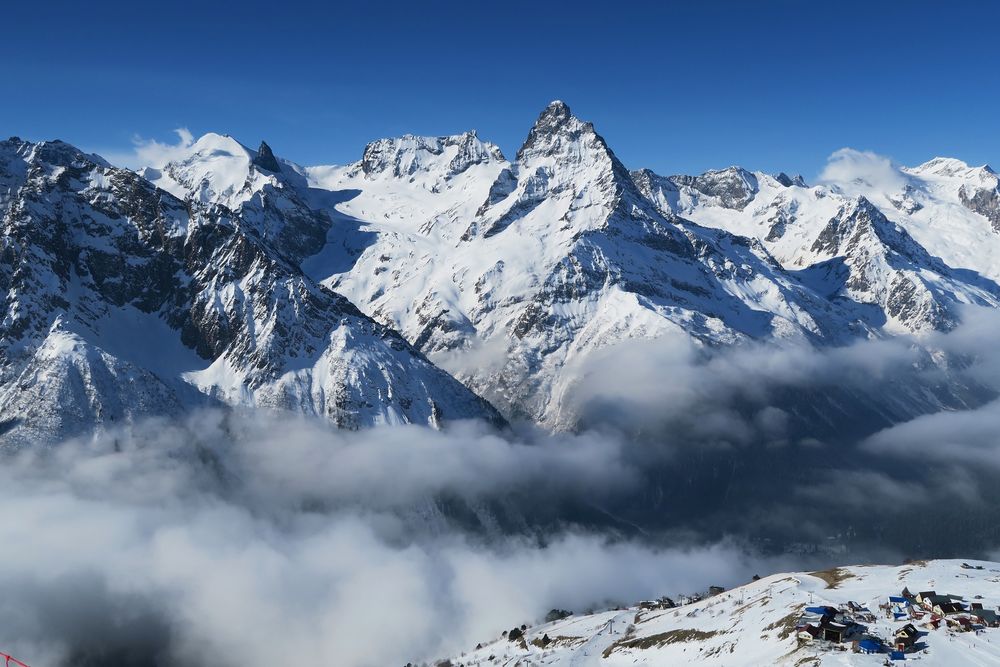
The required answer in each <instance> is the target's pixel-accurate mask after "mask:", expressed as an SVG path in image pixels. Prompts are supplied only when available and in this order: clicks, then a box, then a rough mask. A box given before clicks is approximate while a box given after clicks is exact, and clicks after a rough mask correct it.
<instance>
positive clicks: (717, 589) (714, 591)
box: [708, 586, 726, 596]
mask: <svg viewBox="0 0 1000 667" xmlns="http://www.w3.org/2000/svg"><path fill="white" fill-rule="evenodd" d="M725 592H726V589H725V588H723V587H722V586H709V587H708V594H709V596H712V595H721V594H722V593H725Z"/></svg>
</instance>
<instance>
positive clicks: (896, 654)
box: [889, 651, 906, 660]
mask: <svg viewBox="0 0 1000 667" xmlns="http://www.w3.org/2000/svg"><path fill="white" fill-rule="evenodd" d="M889 659H890V660H906V654H905V653H903V652H902V651H889Z"/></svg>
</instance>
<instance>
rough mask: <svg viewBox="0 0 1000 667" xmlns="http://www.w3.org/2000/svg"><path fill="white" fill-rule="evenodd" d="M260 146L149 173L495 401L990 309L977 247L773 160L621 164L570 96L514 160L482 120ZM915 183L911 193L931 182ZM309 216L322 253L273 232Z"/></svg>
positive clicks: (986, 195)
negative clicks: (292, 148) (341, 155)
mask: <svg viewBox="0 0 1000 667" xmlns="http://www.w3.org/2000/svg"><path fill="white" fill-rule="evenodd" d="M220 145H223V146H229V147H228V148H225V149H224V150H220V149H219V146H220ZM255 154H256V153H255V152H254V151H252V150H250V149H247V148H245V147H238V144H236V142H234V141H233V140H232V139H229V138H227V137H219V136H218V135H206V136H205V137H203V138H202V139H200V140H199V141H198V142H196V143H195V144H193V145H192V146H191V147H190V148H189V151H188V154H187V155H186V156H185V157H182V158H179V159H177V160H175V161H174V162H171V163H170V164H168V165H166V166H164V167H163V168H161V169H154V170H146V171H144V172H143V174H144V175H145V176H146V177H147V178H150V179H151V180H152V181H153V182H154V183H156V184H157V185H159V186H160V187H163V188H165V189H167V190H169V191H171V192H173V193H175V194H177V195H178V196H180V197H183V198H186V199H187V200H188V201H190V202H197V203H201V204H205V203H215V204H221V205H225V206H227V207H229V208H231V209H232V210H234V211H236V212H238V214H239V215H240V216H241V217H243V218H245V219H248V220H254V221H257V222H258V223H259V224H260V226H261V227H260V228H261V229H262V233H265V234H270V235H271V236H272V237H273V238H274V239H275V242H276V243H279V244H280V245H281V246H282V247H285V246H289V247H292V249H293V250H294V251H295V252H293V253H291V255H290V256H292V255H294V256H295V257H297V258H299V259H301V261H302V267H303V269H304V271H305V272H306V273H307V274H308V275H309V276H311V277H312V278H313V279H315V280H317V281H319V282H321V283H322V284H324V285H326V286H327V287H329V288H331V289H334V290H336V291H338V292H339V293H342V294H344V295H345V296H346V297H347V298H349V299H350V300H351V301H352V302H354V303H355V304H357V306H358V307H359V308H360V309H362V310H363V311H364V312H365V313H367V314H368V315H370V316H371V317H373V318H374V319H376V320H378V321H380V322H382V323H384V324H386V325H388V326H391V327H392V328H394V329H396V330H398V331H400V333H401V334H402V335H403V336H404V337H405V338H406V339H407V340H408V341H409V342H410V343H412V344H413V345H414V346H415V347H417V348H418V349H420V350H421V351H422V352H424V353H425V354H427V355H428V357H429V358H430V359H431V360H433V361H435V362H436V363H439V364H441V365H442V366H444V367H445V368H447V369H448V370H450V371H452V372H453V373H454V374H455V375H456V376H457V377H458V378H459V379H461V380H462V381H463V382H465V383H466V385H467V386H469V387H470V388H471V389H473V390H474V391H476V392H477V393H479V394H481V395H483V396H484V397H486V398H487V399H489V400H490V401H491V402H492V403H493V404H495V405H497V406H498V407H500V408H501V410H503V411H505V412H506V413H507V414H508V415H509V416H514V417H526V418H529V419H532V420H534V421H537V422H540V423H543V424H545V425H547V426H550V427H555V428H560V427H571V426H572V425H573V424H574V422H575V420H576V418H577V417H578V415H576V414H574V410H575V409H576V407H577V406H575V405H574V403H573V400H572V393H573V390H574V383H575V382H576V381H577V380H578V379H579V377H580V375H581V373H584V372H586V369H587V368H588V364H590V363H591V361H592V359H593V358H594V357H595V354H599V353H600V352H601V351H603V350H607V349H608V348H611V347H614V346H615V345H617V344H620V343H622V342H625V341H630V340H638V341H647V340H661V339H663V340H667V339H672V340H675V341H684V342H690V343H692V344H693V345H695V346H698V347H701V346H704V347H706V348H711V347H715V346H719V345H739V344H741V343H745V342H748V341H765V342H769V343H774V344H777V345H786V344H791V343H810V344H818V345H838V344H844V343H847V342H850V341H852V340H857V339H859V338H872V337H879V336H883V335H893V334H899V333H905V334H910V333H923V332H928V331H940V330H947V329H949V328H951V327H953V326H954V325H955V323H956V322H957V321H958V319H959V315H958V312H959V308H960V306H962V305H963V304H976V305H981V306H988V307H996V306H998V305H1000V286H998V285H997V284H996V283H995V282H994V281H993V280H991V279H990V278H989V277H987V276H986V275H981V274H980V273H977V272H976V271H974V270H968V268H956V266H957V267H969V268H972V269H976V270H978V271H983V272H985V269H986V268H988V266H987V265H988V264H989V261H988V260H983V261H981V262H980V263H979V264H978V265H977V266H970V263H969V262H967V261H965V260H966V259H967V258H966V257H964V256H963V254H962V251H959V250H955V251H954V252H951V253H950V254H949V253H945V252H943V251H942V250H940V249H939V248H937V247H936V246H935V247H933V248H926V247H924V246H922V245H921V244H920V242H918V240H916V237H917V236H918V231H919V230H917V229H915V230H914V231H913V233H912V234H911V232H910V231H908V229H909V224H908V223H907V222H905V221H902V220H901V219H900V220H898V221H897V219H899V218H901V217H905V215H906V214H905V213H900V214H899V215H897V216H895V217H894V218H893V219H890V218H888V217H886V216H885V214H884V212H883V211H882V210H881V209H880V208H879V207H878V206H877V205H876V204H872V203H871V201H869V199H866V198H864V197H860V196H853V195H849V194H848V193H843V192H834V191H832V190H830V189H828V188H813V189H810V188H808V187H807V186H806V185H805V184H804V183H803V182H802V181H801V179H797V180H793V179H789V178H788V177H785V176H783V175H782V176H777V177H771V176H766V175H763V174H751V173H749V172H744V171H743V170H727V171H724V172H718V173H715V172H713V173H710V174H707V175H703V176H700V177H671V178H664V177H660V176H657V175H656V174H653V173H652V172H647V171H643V172H631V173H630V172H629V171H628V170H627V169H626V168H625V167H624V166H623V165H622V163H621V162H620V161H619V160H618V158H617V157H616V156H615V154H614V153H613V152H612V150H611V148H610V147H609V146H608V145H607V143H606V142H605V141H604V139H603V138H602V137H601V136H600V135H599V134H598V133H597V132H596V130H595V129H594V127H593V125H592V124H591V123H588V122H585V121H582V120H580V119H578V118H576V117H575V116H574V115H573V114H572V113H571V111H570V109H569V107H568V106H567V105H565V104H564V103H562V102H553V103H552V104H550V105H549V106H548V107H546V108H545V109H544V110H543V112H542V113H541V115H540V116H539V117H538V119H537V121H536V122H535V124H534V126H533V127H532V128H531V130H530V132H529V133H528V136H527V138H526V140H525V142H524V144H523V146H522V147H521V148H520V150H519V151H518V153H517V155H516V156H515V157H514V159H513V160H508V159H506V158H505V157H504V156H503V154H502V153H501V152H500V150H499V149H498V148H497V147H496V146H495V145H493V144H490V143H488V142H484V141H482V140H481V139H480V138H479V137H478V136H477V135H476V133H474V132H467V133H464V134H461V135H455V136H449V137H416V136H411V135H407V136H404V137H401V138H396V139H381V140H378V141H375V142H372V143H371V144H369V145H368V146H367V147H366V148H365V150H364V154H363V157H362V159H361V160H360V161H359V162H357V163H354V164H351V165H348V166H345V167H306V168H303V167H299V166H297V165H294V164H292V163H290V162H287V161H283V160H279V159H276V158H274V156H273V155H271V154H270V151H268V158H267V159H268V160H269V161H274V166H276V167H280V170H279V171H278V172H269V173H265V172H262V171H261V169H260V166H259V165H258V164H256V162H255V160H256V158H255V157H254V156H255ZM960 177H961V176H960ZM914 178H916V177H915V176H914ZM942 178H943V177H942ZM962 178H964V177H962ZM928 182H929V181H928ZM942 187H943V186H942ZM949 187H950V186H949ZM963 187H965V186H963ZM989 187H990V181H989V178H988V173H987V172H983V175H982V178H980V179H979V180H978V181H976V183H975V184H972V183H971V181H970V184H969V185H968V187H966V189H965V190H962V191H961V192H966V193H967V196H966V199H967V201H968V206H963V205H962V204H961V203H958V204H957V205H958V206H963V207H962V211H964V214H965V215H967V216H978V217H979V218H982V220H981V221H977V222H976V223H975V225H972V227H975V229H981V228H983V229H989V225H990V224H991V223H990V222H988V221H987V218H986V217H984V216H989V215H993V214H992V208H991V207H992V206H993V199H991V196H992V195H990V192H992V191H991V190H989ZM929 188H930V186H928V187H927V188H924V189H922V190H920V191H919V192H917V191H916V190H914V191H913V193H912V197H915V198H917V199H921V198H924V199H933V200H934V202H938V197H939V195H940V196H941V197H943V196H944V195H943V194H941V193H940V192H939V191H938V190H931V189H929ZM946 189H947V188H946ZM873 196H874V195H873ZM892 196H894V195H893V194H892V193H889V194H887V195H886V197H887V198H891V197H892ZM961 196H965V195H961V193H957V194H954V197H953V199H955V201H956V202H958V201H959V199H958V198H959V197H961ZM998 197H1000V195H998ZM876 200H877V203H882V200H881V199H878V198H876ZM886 201H889V199H886ZM941 201H944V200H941ZM948 201H950V200H948ZM941 206H944V204H941ZM970 207H971V208H970ZM924 208H925V209H928V210H929V209H930V208H931V206H930V204H929V203H928V204H925V205H924ZM972 209H975V210H976V211H978V212H974V211H973V210H972ZM893 212H894V213H899V211H897V210H896V209H893ZM317 216H329V219H330V221H331V222H332V224H331V225H330V227H329V233H328V234H327V236H326V239H325V245H322V248H321V249H320V250H319V251H318V252H314V253H312V254H309V253H308V252H306V250H307V247H306V246H307V245H308V244H303V243H298V244H297V245H296V244H295V243H294V242H288V241H285V240H283V239H284V237H286V236H288V230H289V229H290V228H292V227H299V228H303V229H306V230H309V231H308V232H307V235H308V236H309V238H314V237H315V233H316V230H317V229H319V228H320V227H321V226H319V225H316V224H313V223H311V222H310V221H311V220H315V219H316V217H317ZM772 218H773V220H772ZM289 220H297V221H299V222H297V223H295V224H290V223H289ZM691 220H694V221H695V222H697V223H700V224H695V223H694V222H691ZM768 220H770V222H766V221H768ZM966 222H968V221H967V220H965V219H964V218H963V221H962V223H961V224H965V223H966ZM970 224H971V223H970ZM976 225H978V226H976ZM918 226H919V225H918ZM998 229H1000V227H998ZM268 230H271V231H268ZM977 233H978V232H977ZM990 233H991V234H993V235H994V236H995V237H996V239H997V243H1000V233H996V232H993V231H991V232H990ZM922 236H926V235H922ZM294 240H295V238H294V235H293V241H294ZM930 240H933V241H935V242H936V243H937V242H940V243H941V244H947V243H948V242H949V238H948V237H947V236H941V235H938V236H936V237H934V238H931V239H930ZM998 248H1000V246H998ZM942 257H944V258H950V259H953V260H954V261H955V262H957V264H956V265H951V264H949V263H948V259H942ZM996 274H997V272H993V273H992V274H990V275H996Z"/></svg>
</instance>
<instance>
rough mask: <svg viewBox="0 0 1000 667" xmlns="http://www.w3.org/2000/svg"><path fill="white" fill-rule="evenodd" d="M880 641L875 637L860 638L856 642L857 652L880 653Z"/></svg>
mask: <svg viewBox="0 0 1000 667" xmlns="http://www.w3.org/2000/svg"><path fill="white" fill-rule="evenodd" d="M881 652H882V642H880V641H879V640H877V639H872V638H870V637H869V638H868V639H862V640H861V641H859V642H858V653H881Z"/></svg>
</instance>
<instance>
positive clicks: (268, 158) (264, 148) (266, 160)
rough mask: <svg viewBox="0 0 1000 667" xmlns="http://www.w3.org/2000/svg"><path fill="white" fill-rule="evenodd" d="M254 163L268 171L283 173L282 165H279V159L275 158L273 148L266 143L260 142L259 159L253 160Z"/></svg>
mask: <svg viewBox="0 0 1000 667" xmlns="http://www.w3.org/2000/svg"><path fill="white" fill-rule="evenodd" d="M253 163H254V164H255V165H257V166H258V167H260V168H261V169H265V170H267V171H275V172H277V171H281V165H280V164H278V158H276V157H274V152H273V151H272V150H271V147H270V146H268V145H267V142H266V141H261V142H260V148H258V149H257V157H255V158H254V159H253Z"/></svg>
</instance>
